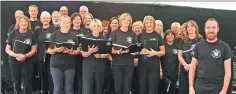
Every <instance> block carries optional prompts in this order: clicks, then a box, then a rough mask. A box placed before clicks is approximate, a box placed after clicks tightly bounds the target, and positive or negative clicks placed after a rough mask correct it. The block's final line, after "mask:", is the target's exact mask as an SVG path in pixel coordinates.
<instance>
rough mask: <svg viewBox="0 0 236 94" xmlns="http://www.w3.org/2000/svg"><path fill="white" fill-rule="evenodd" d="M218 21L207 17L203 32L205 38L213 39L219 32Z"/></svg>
mask: <svg viewBox="0 0 236 94" xmlns="http://www.w3.org/2000/svg"><path fill="white" fill-rule="evenodd" d="M219 29H220V27H219V22H218V21H217V20H216V19H215V18H209V19H208V20H207V21H206V23H205V33H206V38H207V40H215V39H216V38H217V34H218V32H219Z"/></svg>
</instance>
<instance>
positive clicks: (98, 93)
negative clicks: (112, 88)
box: [82, 19, 109, 94]
mask: <svg viewBox="0 0 236 94" xmlns="http://www.w3.org/2000/svg"><path fill="white" fill-rule="evenodd" d="M90 28H91V30H92V33H91V34H90V35H87V36H86V37H87V38H92V39H105V37H104V36H103V35H101V33H100V32H101V30H102V23H101V21H100V20H98V19H94V20H92V21H91V23H90ZM98 49H99V48H98V47H94V45H89V46H88V51H82V56H83V57H84V59H83V64H82V65H83V67H82V68H83V73H82V74H83V76H82V77H83V85H82V87H83V90H82V94H103V91H102V89H103V82H104V73H105V60H106V58H107V57H108V56H109V54H94V53H95V52H97V51H98ZM94 85H95V86H94ZM94 87H95V89H94Z"/></svg>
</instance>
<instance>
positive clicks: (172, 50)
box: [161, 29, 179, 94]
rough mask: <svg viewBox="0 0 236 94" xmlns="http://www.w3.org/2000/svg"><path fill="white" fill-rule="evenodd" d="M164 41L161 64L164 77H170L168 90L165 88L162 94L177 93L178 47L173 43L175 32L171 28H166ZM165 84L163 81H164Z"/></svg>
mask: <svg viewBox="0 0 236 94" xmlns="http://www.w3.org/2000/svg"><path fill="white" fill-rule="evenodd" d="M164 41H165V51H166V53H165V55H164V56H162V57H161V66H162V71H163V75H164V77H166V78H168V79H170V81H171V85H170V87H169V91H168V92H166V90H165V91H164V92H163V93H164V94H177V92H176V81H177V79H178V63H179V60H178V50H177V49H178V47H177V44H176V43H175V33H174V31H173V30H171V29H168V30H166V32H165V35H164ZM164 84H165V83H164Z"/></svg>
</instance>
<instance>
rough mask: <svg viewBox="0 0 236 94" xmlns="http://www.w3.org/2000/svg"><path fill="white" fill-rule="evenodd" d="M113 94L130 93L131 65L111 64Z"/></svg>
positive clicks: (132, 70) (132, 69)
mask: <svg viewBox="0 0 236 94" xmlns="http://www.w3.org/2000/svg"><path fill="white" fill-rule="evenodd" d="M112 71H113V78H114V85H115V94H130V92H131V82H132V76H133V72H134V66H133V65H112Z"/></svg>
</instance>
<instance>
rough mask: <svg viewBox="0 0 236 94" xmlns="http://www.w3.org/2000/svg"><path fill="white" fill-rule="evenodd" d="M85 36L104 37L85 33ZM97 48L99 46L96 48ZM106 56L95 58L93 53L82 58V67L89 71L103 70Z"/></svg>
mask: <svg viewBox="0 0 236 94" xmlns="http://www.w3.org/2000/svg"><path fill="white" fill-rule="evenodd" d="M85 37H87V38H93V39H105V37H104V36H103V35H99V36H98V37H94V36H93V35H92V34H89V35H86V36H85ZM98 49H99V48H98ZM105 63H106V58H96V57H95V56H94V54H91V55H90V56H88V57H84V58H83V68H84V69H86V70H90V71H99V70H105Z"/></svg>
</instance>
